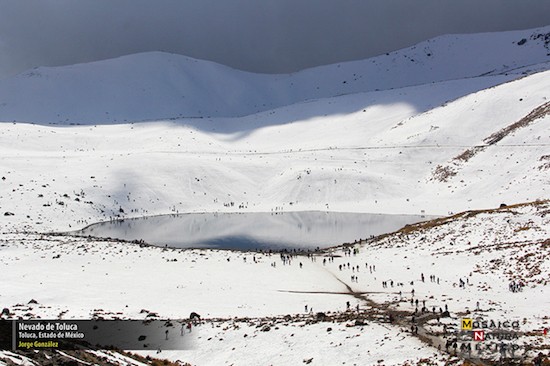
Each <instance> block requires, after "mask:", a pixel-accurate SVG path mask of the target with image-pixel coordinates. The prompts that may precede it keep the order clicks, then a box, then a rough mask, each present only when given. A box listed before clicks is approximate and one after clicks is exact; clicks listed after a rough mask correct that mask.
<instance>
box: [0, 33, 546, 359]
mask: <svg viewBox="0 0 550 366" xmlns="http://www.w3.org/2000/svg"><path fill="white" fill-rule="evenodd" d="M549 44H550V27H545V28H542V29H538V30H529V31H519V32H506V33H495V34H481V35H468V36H444V37H439V38H436V39H434V40H430V41H426V42H423V43H421V44H419V45H417V46H415V47H411V48H409V49H406V50H401V51H396V52H394V53H391V54H389V55H383V56H380V57H377V58H374V59H369V60H365V61H358V62H350V63H343V64H340V65H330V66H324V67H319V68H315V69H310V70H304V71H302V72H299V73H295V74H291V75H257V74H250V73H244V72H241V71H235V70H231V69H229V68H226V67H223V66H220V65H216V64H213V63H208V62H203V61H197V60H191V59H189V58H184V57H182V56H175V55H167V54H162V53H153V54H141V55H134V56H127V57H122V58H119V59H116V60H108V61H102V62H97V63H92V64H83V65H75V66H70V67H63V68H48V69H46V68H40V69H37V70H33V71H30V72H27V73H24V74H21V75H19V76H17V77H14V78H11V79H7V80H3V81H1V82H0V121H2V122H0V227H1V230H0V231H1V233H0V267H1V268H2V272H1V273H2V276H3V277H2V281H0V304H2V307H4V306H6V307H7V310H8V311H7V315H6V314H4V315H1V316H2V317H4V316H6V317H10V318H15V317H19V316H20V317H24V318H33V317H43V318H45V317H50V318H61V317H65V318H70V319H75V318H86V317H106V318H115V317H116V318H133V319H143V318H146V317H149V316H150V315H151V314H155V313H156V314H157V315H158V316H159V317H164V318H171V319H180V318H186V317H187V316H188V314H189V313H190V312H191V311H199V312H200V313H201V314H202V315H203V316H204V317H205V318H206V319H203V321H202V325H200V326H198V327H197V328H198V329H197V332H196V333H197V334H199V336H198V337H197V340H198V344H199V347H198V348H197V349H196V350H192V351H189V352H187V351H182V352H178V351H173V352H165V351H163V352H162V353H160V354H157V353H156V352H157V351H142V352H141V354H142V355H143V356H153V357H161V358H169V359H171V360H174V361H178V362H180V361H181V362H192V363H194V364H201V365H202V364H211V365H219V364H223V363H233V364H243V365H251V364H252V365H254V364H264V363H265V361H266V360H269V362H271V363H273V364H278V365H288V364H301V363H304V364H309V363H312V364H323V365H326V364H344V363H346V364H366V365H374V364H386V365H413V364H415V365H426V364H428V363H429V364H437V365H445V364H446V365H448V364H460V363H462V362H463V361H464V359H466V360H468V361H472V360H473V359H472V356H471V355H467V354H465V353H457V352H456V350H455V352H454V354H451V353H452V351H449V350H445V343H444V342H445V340H448V339H449V338H450V337H454V336H456V331H457V329H458V325H459V324H460V323H459V322H460V319H461V318H462V317H464V316H471V317H481V318H489V319H495V320H497V321H498V320H502V319H505V320H515V321H518V322H521V325H520V331H519V332H518V334H519V335H518V345H519V346H521V347H523V349H524V350H525V352H524V353H522V355H521V357H522V359H523V360H532V359H533V358H534V357H535V356H536V355H537V353H538V352H539V351H543V352H546V355H547V354H548V353H547V352H548V347H549V338H548V337H547V336H544V333H543V329H545V328H546V329H547V328H548V327H549V325H550V319H549V317H548V315H547V312H546V313H545V311H546V309H548V306H549V305H550V304H549V303H548V299H549V297H548V276H549V272H550V268H549V266H548V261H547V260H545V259H546V258H547V257H548V254H549V253H548V250H549V245H548V243H549V240H550V238H549V234H548V232H549V225H548V223H549V222H548V213H549V212H550V211H549V201H548V198H549V189H550V184H549V182H550V128H549V126H550V70H548V66H549V61H550V56H549V55H548V52H549V51H548V48H549V47H550V46H549ZM196 117H201V118H196ZM12 121H15V122H13V123H12ZM138 121H141V123H134V122H138ZM523 202H530V203H523ZM503 203H504V204H506V205H502V208H500V209H495V208H497V207H499V206H501V204H503ZM515 203H522V204H517V205H514V204H515ZM483 208H493V209H489V210H480V209H483ZM306 210H318V211H341V212H370V213H393V214H398V213H400V214H421V213H422V214H424V213H425V214H427V215H429V214H435V215H446V214H448V213H449V212H450V211H454V212H459V211H465V210H476V211H468V212H464V213H461V214H457V215H454V216H451V217H446V218H441V219H438V220H436V221H430V222H426V223H421V224H418V225H413V226H407V227H405V228H403V229H402V230H400V231H398V232H396V233H393V234H389V235H387V236H382V237H378V238H372V239H369V240H366V241H365V240H362V241H360V242H357V243H355V244H350V245H349V246H338V247H336V248H332V249H330V250H327V251H324V252H318V253H315V254H314V255H307V256H306V255H297V256H295V257H294V258H293V259H292V263H291V262H287V261H283V260H282V258H281V257H280V256H279V255H276V254H275V255H274V254H272V253H268V252H264V253H247V252H236V251H220V250H210V249H207V250H177V249H170V248H158V247H148V246H140V245H132V244H130V243H127V242H120V241H117V240H100V239H94V238H82V237H73V236H60V235H54V234H50V233H48V232H49V231H65V230H74V229H79V228H82V227H84V226H86V225H88V224H90V223H93V222H97V221H100V220H108V219H110V218H114V217H122V218H128V217H140V216H144V215H153V214H167V213H183V212H234V211H237V212H274V213H279V212H281V211H282V212H288V211H306ZM243 216H244V215H243ZM291 216H292V215H288V216H287V217H291ZM128 221H130V220H128ZM208 225H209V226H212V229H214V230H216V231H221V230H217V228H216V227H215V226H214V224H210V223H209V224H208ZM222 225H226V226H230V225H235V223H228V224H223V223H222ZM251 226H252V227H251V228H250V230H255V229H257V227H254V223H251ZM358 239H359V238H358ZM334 244H335V245H338V244H342V243H341V242H336V243H334ZM351 249H355V250H354V255H351V252H349V250H351ZM317 259H318V260H317ZM298 263H300V265H298ZM350 264H351V268H350ZM372 267H376V268H374V269H373V268H372ZM251 274H253V275H251ZM424 276H426V280H425V278H424ZM428 276H430V280H429V281H428V280H427V278H428ZM436 277H437V280H435V278H436ZM394 281H395V287H394ZM511 281H517V282H521V283H522V284H523V285H524V286H522V289H523V291H521V292H517V291H516V292H513V291H511V287H510V285H511ZM388 283H389V287H388ZM414 291H416V292H414ZM545 294H546V295H545ZM31 299H32V300H34V301H30V300H31ZM415 299H416V300H417V301H426V306H427V307H428V308H431V309H433V310H431V309H430V310H431V312H429V313H428V314H423V315H418V314H417V312H418V311H419V310H418V309H417V308H416V307H415V306H414V305H413V302H412V301H413V300H415ZM304 306H307V309H308V311H306V312H304ZM350 306H351V307H350ZM447 306H448V307H449V314H448V315H449V316H446V317H443V315H442V311H440V312H439V313H438V314H441V317H440V316H439V315H437V314H435V312H436V311H435V308H436V307H437V308H444V307H447ZM312 308H314V309H315V312H318V311H320V312H323V313H324V316H321V317H319V316H317V315H316V313H315V312H313V310H312ZM4 313H5V312H4ZM287 314H288V315H287ZM389 315H392V316H394V320H395V323H393V324H389V323H384V322H386V321H388V320H389ZM325 316H326V318H325ZM412 317H417V318H416V320H417V321H416V322H415V321H412V319H411V318H412ZM411 325H412V326H413V327H412V329H414V325H417V326H419V327H420V331H419V332H418V333H417V334H416V333H414V331H412V329H411ZM199 332H200V333H199ZM444 337H446V338H444ZM438 345H439V346H441V347H440V349H438V348H437V346H438ZM258 349H261V350H262V352H258V351H257V350H258ZM88 353H90V354H91V355H92V356H90V355H86V352H81V353H76V352H73V353H70V354H69V353H61V352H57V351H56V352H53V351H52V353H51V355H50V354H48V353H47V352H37V353H34V352H33V353H32V354H31V352H29V353H27V355H28V356H29V357H30V358H32V359H30V358H27V357H26V356H24V355H22V354H19V353H14V352H11V351H0V366H4V365H11V364H19V365H39V364H43V360H44V359H50V361H48V362H50V363H55V362H57V361H55V360H65V361H66V360H69V361H70V362H80V361H81V360H84V359H86V360H88V361H85V362H84V361H83V362H80V363H90V362H99V361H98V360H99V359H103V360H104V361H102V362H104V364H105V365H126V364H132V365H143V364H152V363H153V361H151V360H147V359H145V358H140V360H139V361H136V360H132V359H129V358H128V357H127V356H124V355H121V354H119V353H115V352H110V351H109V352H107V351H89V352H88ZM474 353H475V354H477V355H476V356H475V357H482V358H484V359H486V360H488V359H493V360H494V359H495V357H496V358H498V357H499V352H497V351H494V352H491V351H490V350H489V351H486V350H483V352H477V350H475V351H474ZM52 360H54V361H52ZM475 361H476V360H473V361H472V362H475ZM60 362H61V361H59V363H60ZM490 362H492V361H490ZM490 362H487V363H486V364H492V363H490ZM180 364H181V363H180ZM481 364H484V363H481ZM503 364H506V362H505V363H503Z"/></svg>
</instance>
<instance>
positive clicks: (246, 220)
mask: <svg viewBox="0 0 550 366" xmlns="http://www.w3.org/2000/svg"><path fill="white" fill-rule="evenodd" d="M428 219H429V217H424V216H415V215H382V214H363V213H341V212H320V211H302V212H286V213H278V214H272V213H193V214H180V215H163V216H151V217H143V218H136V219H124V220H119V221H111V222H102V223H97V224H93V225H90V226H88V227H87V228H85V229H83V230H81V231H79V232H77V235H83V236H88V235H91V236H95V237H101V238H117V239H124V240H139V239H142V240H144V241H145V242H146V243H149V244H152V245H157V246H168V247H173V248H216V249H238V250H269V249H273V250H281V249H315V248H317V247H320V248H327V247H331V246H335V245H340V244H343V243H350V242H354V241H355V240H359V239H365V238H368V237H370V236H371V235H380V234H385V233H390V232H393V231H396V230H398V229H400V228H402V227H403V226H405V225H407V224H412V223H416V222H420V221H425V220H428Z"/></svg>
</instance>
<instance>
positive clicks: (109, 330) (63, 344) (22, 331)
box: [0, 320, 196, 351]
mask: <svg viewBox="0 0 550 366" xmlns="http://www.w3.org/2000/svg"><path fill="white" fill-rule="evenodd" d="M195 333H196V330H195V332H194V326H193V324H192V323H190V322H189V321H188V320H185V321H184V320H2V321H0V349H4V350H27V349H76V348H81V347H90V348H95V349H120V350H128V351H131V350H185V349H191V348H192V345H193V338H194V336H195Z"/></svg>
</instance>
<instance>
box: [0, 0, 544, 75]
mask: <svg viewBox="0 0 550 366" xmlns="http://www.w3.org/2000/svg"><path fill="white" fill-rule="evenodd" d="M548 24H550V1H548V0H452V1H450V0H196V1H185V0H0V77H2V76H5V75H9V74H13V73H15V72H20V71H22V70H25V69H28V68H32V67H35V66H40V65H64V64H72V63H77V62H86V61H92V60H98V59H104V58H111V57H116V56H120V55H124V54H130V53H136V52H144V51H157V50H159V51H166V52H172V53H179V54H184V55H188V56H191V57H196V58H201V59H208V60H213V61H216V62H219V63H223V64H227V65H230V66H232V67H236V68H240V69H244V70H250V71H255V72H289V71H295V70H298V69H302V68H305V67H310V66H315V65H321V64H327V63H333V62H338V61H345V60H353V59H362V58H366V57H370V56H374V55H377V54H381V53H384V52H388V51H391V50H395V49H398V48H402V47H406V46H408V45H411V44H414V43H416V42H418V41H421V40H424V39H427V38H430V37H433V36H436V35H440V34H446V33H469V32H482V31H499V30H513V29H525V28H533V27H537V26H542V25H548Z"/></svg>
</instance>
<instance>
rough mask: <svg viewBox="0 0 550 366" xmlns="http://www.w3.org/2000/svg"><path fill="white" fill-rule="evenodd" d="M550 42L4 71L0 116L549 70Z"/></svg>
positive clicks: (546, 34)
mask: <svg viewBox="0 0 550 366" xmlns="http://www.w3.org/2000/svg"><path fill="white" fill-rule="evenodd" d="M523 40H525V42H523ZM549 43H550V26H548V27H543V28H537V29H532V30H526V31H511V32H502V33H481V34H470V35H447V36H440V37H436V38H434V39H430V40H427V41H424V42H421V43H419V44H417V45H415V46H412V47H409V48H405V49H402V50H398V51H395V52H391V53H388V54H385V55H381V56H376V57H374V58H370V59H366V60H360V61H349V62H345V63H338V64H332V65H325V66H318V67H314V68H311V69H305V70H301V71H298V72H295V73H291V74H255V73H250V72H245V71H241V70H235V69H231V68H229V67H227V66H224V65H220V64H216V63H214V62H211V61H204V60H196V59H193V58H190V57H187V56H181V55H174V54H166V53H162V52H148V53H140V54H134V55H127V56H121V57H118V58H115V59H109V60H103V61H97V62H91V63H84V64H76V65H70V66H63V67H41V68H36V69H33V70H30V71H27V72H24V73H22V74H19V75H17V76H15V77H12V78H8V79H4V80H0V121H6V122H11V121H16V122H32V123H40V124H109V123H127V122H134V121H142V120H153V119H162V118H183V117H199V118H200V117H202V118H207V117H241V116H245V115H250V114H254V113H258V112H262V111H266V110H271V109H274V108H278V107H282V106H285V105H290V104H295V103H299V102H303V101H307V100H312V99H319V98H330V97H334V96H338V95H346V94H355V93H361V92H369V91H377V90H388V89H394V88H401V87H407V86H414V85H423V84H428V83H433V82H440V81H446V80H454V79H464V78H472V77H478V76H482V75H502V74H506V73H512V74H516V73H517V74H518V75H521V74H522V73H523V74H528V73H531V72H534V71H533V70H531V69H532V68H533V67H535V66H536V67H538V69H537V70H535V71H541V70H546V69H548V68H549V67H550V64H548V62H549V61H550V56H549V54H550V52H549V49H548V48H549ZM518 48H520V49H521V50H522V52H517V51H518ZM480 55H483V57H480ZM530 68H531V69H530Z"/></svg>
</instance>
